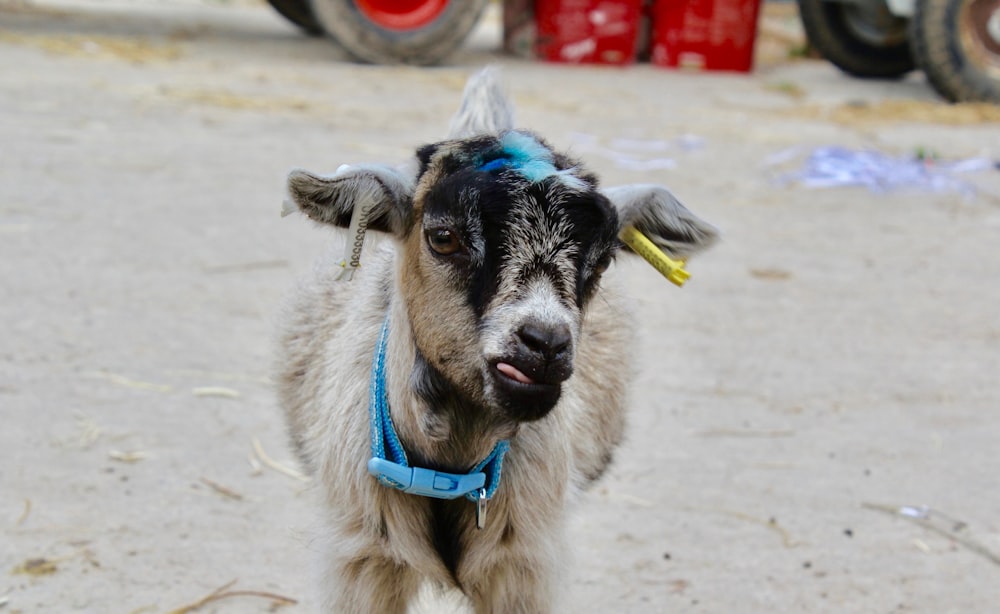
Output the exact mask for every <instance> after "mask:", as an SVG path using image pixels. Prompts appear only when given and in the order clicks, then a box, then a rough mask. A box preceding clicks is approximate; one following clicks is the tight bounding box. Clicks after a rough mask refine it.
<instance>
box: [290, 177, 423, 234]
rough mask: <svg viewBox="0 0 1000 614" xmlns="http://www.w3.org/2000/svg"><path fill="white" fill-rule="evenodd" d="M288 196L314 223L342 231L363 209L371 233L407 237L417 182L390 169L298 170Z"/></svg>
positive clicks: (292, 179)
mask: <svg viewBox="0 0 1000 614" xmlns="http://www.w3.org/2000/svg"><path fill="white" fill-rule="evenodd" d="M288 195H289V196H290V198H291V200H292V203H294V205H295V206H296V207H297V208H298V209H299V211H301V212H302V213H304V214H306V215H307V216H308V217H309V218H310V219H312V220H314V221H316V222H320V223H321V224H331V225H333V226H339V227H341V228H347V227H349V226H350V224H351V214H352V213H353V212H354V209H355V208H357V207H361V210H363V211H364V210H367V212H368V215H367V227H368V228H369V229H370V230H378V231H381V232H388V233H392V234H394V235H397V236H403V235H405V234H406V232H407V229H408V228H409V227H410V218H411V217H412V213H413V205H412V201H413V199H412V197H413V179H412V178H410V177H409V176H407V175H406V174H404V172H403V171H400V170H397V169H394V168H392V167H389V166H379V165H374V164H372V165H358V166H342V167H340V169H339V170H338V171H337V172H336V173H334V174H332V175H317V174H315V173H311V172H309V171H305V170H301V169H296V170H294V171H292V172H291V173H289V174H288Z"/></svg>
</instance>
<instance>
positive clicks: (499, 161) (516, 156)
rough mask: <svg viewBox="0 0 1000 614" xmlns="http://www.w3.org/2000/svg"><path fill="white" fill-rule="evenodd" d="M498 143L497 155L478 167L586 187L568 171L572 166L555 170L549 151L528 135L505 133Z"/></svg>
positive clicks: (581, 187) (538, 179) (537, 179)
mask: <svg viewBox="0 0 1000 614" xmlns="http://www.w3.org/2000/svg"><path fill="white" fill-rule="evenodd" d="M500 146H501V148H502V149H501V152H500V155H499V156H498V157H496V158H494V159H492V160H489V161H488V162H485V163H484V164H482V165H480V166H479V170H481V171H484V172H490V171H495V170H501V169H508V168H509V169H512V170H514V171H516V172H517V173H518V174H519V175H521V176H522V177H524V178H525V179H527V180H528V181H531V182H532V183H538V182H540V181H544V180H545V179H548V178H549V177H559V178H560V179H561V180H562V181H563V183H565V184H566V185H567V186H568V187H570V188H573V189H576V190H582V189H584V188H586V183H585V182H584V181H583V180H581V179H580V178H579V177H575V176H573V175H572V174H571V171H572V169H566V170H559V169H557V168H556V165H555V163H554V157H553V155H552V152H551V151H550V150H549V149H548V148H547V147H545V146H544V145H542V144H541V143H539V142H538V141H537V140H536V139H535V138H534V137H532V136H530V135H527V134H524V133H522V132H508V133H506V134H504V135H503V136H502V137H501V138H500Z"/></svg>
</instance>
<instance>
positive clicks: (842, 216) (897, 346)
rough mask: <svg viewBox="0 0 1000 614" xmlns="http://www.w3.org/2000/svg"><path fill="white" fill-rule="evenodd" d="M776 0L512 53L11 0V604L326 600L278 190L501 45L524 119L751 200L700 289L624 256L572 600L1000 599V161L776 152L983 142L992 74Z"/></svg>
mask: <svg viewBox="0 0 1000 614" xmlns="http://www.w3.org/2000/svg"><path fill="white" fill-rule="evenodd" d="M768 19H769V21H768V22H767V23H766V28H765V30H764V31H765V34H766V36H765V37H764V40H763V42H762V44H761V47H760V51H761V57H760V58H759V63H758V70H757V71H756V72H755V73H754V74H753V75H751V76H743V75H721V74H692V73H678V72H669V71H664V70H658V69H655V68H652V67H649V66H638V67H635V68H629V69H625V70H619V69H605V68H597V67H590V68H574V67H564V66H555V65H544V64H538V63H530V62H523V61H518V60H512V59H508V58H504V57H503V56H500V55H498V54H497V53H496V48H497V46H498V40H499V32H498V26H497V23H496V19H495V18H491V19H487V20H486V21H484V22H483V24H482V27H481V29H480V30H479V31H478V32H477V34H476V36H475V37H474V38H473V40H472V41H470V43H469V45H468V46H467V48H465V49H464V50H463V51H462V52H461V53H459V54H458V55H457V56H456V57H455V58H454V61H453V63H452V64H451V65H449V66H446V67H440V68H434V69H415V68H399V67H377V66H359V65H355V64H351V63H349V62H346V61H345V58H344V57H343V55H342V54H341V53H340V52H338V51H337V50H336V49H335V48H334V47H332V46H331V45H329V44H327V43H325V42H323V41H322V40H316V39H309V38H306V37H303V36H300V35H299V33H298V32H297V31H296V30H295V29H294V28H293V27H291V26H290V25H288V24H286V23H285V22H284V21H283V20H282V19H281V18H280V17H278V16H277V15H276V14H275V13H273V12H271V11H270V10H269V9H268V8H267V7H264V6H260V5H257V4H253V3H249V2H243V3H238V4H217V3H203V2H198V1H196V0H188V1H186V2H181V1H177V2H173V3H163V2H156V3H154V2H145V3H142V2H129V3H124V4H116V3H111V2H99V3H81V2H72V3H66V4H63V5H57V4H49V3H46V4H43V5H38V4H30V5H29V4H26V3H24V2H12V1H10V0H8V1H6V2H4V3H2V4H0V323H2V325H0V409H2V418H3V422H2V428H0V450H2V457H0V458H2V462H0V493H2V496H0V612H24V613H27V612H58V613H62V612H94V613H133V614H134V613H139V612H147V613H165V612H173V611H177V610H178V608H182V607H183V606H185V605H189V604H192V603H194V602H197V601H198V600H199V599H201V598H203V597H205V596H207V595H209V594H210V593H212V591H214V590H216V589H218V588H220V587H223V586H225V585H227V583H229V582H230V581H233V580H235V581H236V584H235V585H234V586H233V587H232V588H231V589H230V590H247V591H256V592H266V593H274V594H276V595H283V596H286V597H289V598H291V599H295V600H297V601H298V603H297V604H296V605H287V606H285V607H283V608H281V609H280V611H282V612H303V613H305V612H313V611H315V610H316V600H315V596H314V592H313V589H312V582H311V580H310V573H311V572H310V560H311V558H312V552H311V546H310V541H309V538H308V534H309V533H308V530H309V526H310V523H311V521H312V518H313V517H314V516H313V511H312V509H311V507H310V504H309V497H308V496H307V494H306V493H307V488H308V487H307V485H306V484H305V483H303V482H302V481H300V480H298V479H296V478H295V477H292V476H289V475H286V474H285V473H282V472H280V471H279V470H277V469H275V468H274V467H272V466H271V465H270V464H269V462H266V461H265V460H262V453H263V455H266V456H267V457H268V458H269V459H272V460H273V461H275V463H280V465H276V466H278V467H281V466H289V467H292V466H294V465H293V463H292V462H291V460H290V458H291V455H290V452H289V450H288V448H287V446H286V441H285V434H284V427H283V424H282V421H281V418H280V416H279V412H278V409H277V407H276V403H275V399H274V394H273V391H272V388H271V385H270V384H269V376H270V373H271V362H272V347H273V345H272V339H273V336H274V330H275V328H276V319H277V315H276V314H277V313H278V308H279V305H280V304H281V300H282V296H283V295H284V294H285V293H286V292H287V291H288V289H289V288H290V286H291V284H292V283H293V280H294V279H295V277H296V276H297V275H298V274H300V273H301V272H303V271H304V270H306V269H307V268H308V267H309V265H310V262H311V261H312V260H313V259H314V258H315V257H316V256H317V255H318V254H319V253H320V252H321V250H322V249H323V247H324V245H326V244H327V242H328V241H330V240H332V233H330V232H328V231H324V230H319V229H316V228H314V227H312V226H311V225H310V224H307V223H305V222H304V221H303V220H302V219H299V218H289V219H284V220H282V219H280V218H279V217H278V211H279V208H280V202H281V200H282V196H283V178H284V175H285V173H286V172H287V170H288V169H290V168H292V167H295V166H303V167H307V168H310V169H314V170H317V171H332V170H333V169H335V168H336V167H337V166H338V165H340V164H342V163H348V162H358V161H389V162H396V161H400V160H402V159H404V158H405V157H406V156H408V155H410V153H411V152H412V150H413V149H414V147H416V146H418V145H420V144H422V143H424V142H428V141H432V140H435V139H437V138H439V137H441V136H442V135H443V133H444V130H445V127H446V124H447V119H448V117H449V116H450V113H451V112H452V110H453V109H454V107H455V105H456V103H457V100H458V96H459V92H460V89H461V87H462V84H463V81H464V79H465V77H466V76H467V75H468V74H469V73H470V72H471V71H472V70H474V68H475V67H477V66H479V65H482V64H484V63H488V62H494V63H499V64H502V65H504V66H505V69H506V77H507V80H508V82H509V85H510V91H511V93H512V95H513V96H514V98H515V99H516V101H517V103H518V105H519V109H520V123H521V124H522V125H524V126H526V127H530V128H534V129H537V130H540V131H542V132H543V133H544V134H545V135H547V136H548V138H550V140H552V141H553V142H554V143H555V144H557V145H559V146H562V147H569V148H571V149H573V150H574V151H575V152H576V153H578V154H579V155H581V156H582V157H584V158H585V159H586V160H587V161H589V163H590V165H591V166H592V167H593V168H595V169H596V170H598V171H600V172H601V173H602V174H603V176H604V179H605V182H606V183H607V184H609V185H614V184H620V183H628V182H652V181H656V182H664V183H666V184H668V185H670V186H671V187H672V188H673V189H674V191H675V192H676V193H677V194H678V195H679V196H680V197H681V198H682V200H684V201H685V202H686V203H687V204H688V205H689V206H690V207H692V208H693V209H695V210H697V211H698V212H700V213H701V214H703V215H704V216H705V217H706V218H708V219H710V220H713V221H714V222H716V223H717V224H718V225H720V226H721V227H722V228H723V229H724V230H725V232H726V238H725V242H724V243H723V244H722V245H721V246H720V247H719V248H717V249H716V250H714V251H713V252H712V253H710V254H708V255H706V256H704V257H703V258H701V259H700V260H698V261H696V262H692V263H691V270H692V272H693V274H694V277H693V279H692V281H691V282H690V283H689V285H688V286H687V287H686V288H685V289H684V290H683V291H679V290H677V289H676V288H674V287H672V286H670V285H669V284H667V283H665V282H663V281H662V279H660V278H659V277H658V276H657V275H656V273H655V272H654V271H652V269H649V268H648V267H646V266H645V265H643V264H641V263H638V264H624V265H622V266H620V267H619V268H618V270H617V272H616V273H615V274H620V275H626V276H627V277H628V280H629V285H630V287H632V288H633V289H634V293H635V296H636V297H637V298H636V300H635V305H636V313H637V318H638V320H639V325H640V328H641V331H642V333H643V334H642V341H641V343H640V344H639V345H638V346H637V347H636V348H635V352H636V353H637V356H638V357H639V364H640V365H641V369H640V370H639V371H638V373H637V374H636V383H635V386H634V402H633V405H634V408H633V411H632V414H631V423H630V429H629V437H628V442H627V443H626V445H625V446H624V447H623V448H622V450H621V452H620V454H619V456H618V458H617V462H616V464H615V465H614V468H613V470H612V471H611V472H610V473H609V474H608V475H607V476H606V478H605V479H604V480H603V482H602V483H601V484H600V485H599V486H598V487H597V488H596V489H595V490H594V491H593V492H592V493H590V494H589V495H588V497H587V499H586V500H585V501H584V502H583V503H582V504H581V505H580V506H579V508H578V509H576V510H574V512H575V514H574V521H573V526H572V538H573V542H574V544H575V549H576V557H575V560H574V561H573V562H572V564H571V566H570V567H569V569H568V570H567V581H566V585H565V599H564V604H565V605H564V607H563V609H562V610H561V611H565V612H709V613H720V612H725V613H735V612H740V613H744V612H746V613H756V612H760V613H765V612H792V613H795V612H810V613H813V612H837V613H840V612H873V613H876V612H881V613H888V612H928V613H931V612H933V613H944V612H977V613H979V612H989V611H997V608H1000V605H998V604H1000V558H998V554H997V553H1000V516H998V514H997V512H998V510H1000V488H998V485H1000V481H998V480H1000V478H998V476H1000V453H998V446H1000V420H998V412H1000V408H998V401H1000V391H998V389H997V374H998V359H1000V318H998V315H997V306H998V305H1000V283H998V282H1000V259H998V258H997V256H998V255H1000V240H998V237H1000V172H997V171H996V170H986V171H981V172H977V173H971V174H968V175H965V176H963V177H962V180H963V181H966V182H968V185H969V186H974V188H975V190H976V191H975V192H974V193H973V192H966V193H962V192H957V191H948V192H940V193H934V192H929V191H924V190H919V189H902V190H893V191H889V192H884V193H876V192H872V191H869V190H867V189H864V188H859V187H849V188H836V189H824V190H818V189H811V188H807V187H805V186H803V185H801V184H798V183H794V182H793V183H777V182H776V181H775V178H776V176H779V175H780V173H781V172H782V171H783V170H789V169H794V168H796V167H797V166H798V165H800V164H801V161H802V160H801V157H799V158H795V157H793V158H792V159H790V160H787V161H785V162H784V163H783V164H782V165H780V166H767V165H766V164H765V161H766V160H768V159H769V158H770V157H771V156H774V155H775V154H779V153H781V152H787V150H788V148H789V147H798V148H801V149H800V150H797V151H801V152H802V155H804V154H805V153H808V151H810V150H811V149H812V148H813V147H816V146H820V145H840V146H846V147H852V148H862V147H863V148H876V149H879V150H881V151H884V152H886V153H889V154H893V155H906V154H912V153H913V152H915V151H918V150H923V151H933V152H935V153H936V154H937V155H939V156H941V157H943V158H947V159H960V158H968V157H973V156H990V157H992V158H994V159H996V158H997V157H1000V123H998V122H997V117H996V114H995V113H996V108H988V107H979V108H964V107H963V108H952V107H946V106H943V105H941V104H940V103H939V102H938V101H937V100H936V98H935V96H934V94H933V92H932V91H931V90H930V89H929V88H928V87H927V86H926V84H925V83H924V82H923V79H922V77H920V75H913V76H911V77H910V78H908V79H906V80H903V81H900V82H890V83H885V82H862V81H857V80H851V79H849V78H846V77H844V76H842V75H840V74H839V73H838V72H837V71H836V70H835V69H834V68H832V67H831V66H830V65H828V64H826V63H824V62H821V61H790V60H788V59H787V47H788V46H789V44H792V43H789V42H788V41H789V40H792V42H794V38H795V36H796V34H795V33H796V27H795V22H794V14H791V13H789V12H788V11H787V10H786V11H784V12H782V11H781V10H778V11H775V12H771V13H769V18H768ZM991 118H992V123H990V120H991ZM684 135H694V136H695V137H697V138H691V137H688V138H686V139H684V138H682V137H684ZM620 139H628V140H627V141H621V140H620ZM667 159H669V161H670V163H669V164H668V162H666V161H665V160H667ZM671 165H672V168H658V167H667V166H671ZM255 442H257V443H256V444H255ZM255 448H257V449H259V451H257V450H255ZM873 506H874V507H873ZM879 506H884V507H881V508H880V507H879ZM903 506H914V507H913V508H912V509H910V508H904V511H907V510H908V511H909V512H910V513H911V516H906V515H905V514H900V513H899V510H900V508H901V507H903ZM919 506H929V509H930V511H929V512H928V511H927V510H924V509H923V508H920V507H919ZM921 516H923V517H921ZM277 603H278V602H275V601H274V600H272V599H269V598H266V597H265V596H262V595H259V594H257V595H246V596H242V597H238V596H231V597H226V598H224V599H219V600H217V601H214V602H210V603H208V604H206V605H205V606H204V607H202V608H201V609H200V610H198V611H199V612H220V613H237V612H251V613H252V612H268V611H271V609H272V608H273V607H274V606H275V605H277Z"/></svg>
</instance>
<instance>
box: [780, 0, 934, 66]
mask: <svg viewBox="0 0 1000 614" xmlns="http://www.w3.org/2000/svg"><path fill="white" fill-rule="evenodd" d="M871 1H873V2H875V1H879V2H880V0H871ZM798 4H799V16H800V18H801V19H802V27H803V28H804V29H805V31H806V37H807V38H808V39H809V42H810V43H811V44H812V46H813V47H815V49H816V50H817V51H819V52H820V54H821V55H822V56H823V57H824V58H826V59H827V60H828V61H829V62H830V63H831V64H833V65H834V66H836V67H837V68H839V69H840V70H842V71H844V72H846V73H847V74H849V75H853V76H855V77H862V78H875V79H896V78H899V77H902V76H903V75H905V74H906V73H908V72H910V71H911V70H913V69H914V68H915V66H916V65H915V64H914V62H913V57H912V56H911V55H910V45H909V41H908V40H907V36H906V21H905V20H900V19H896V18H895V17H892V15H891V14H890V13H889V12H888V11H889V9H888V7H887V6H885V4H884V2H881V3H880V5H874V4H873V5H872V6H873V7H876V8H875V12H876V13H877V15H878V23H875V22H874V20H872V21H871V22H870V23H868V22H866V25H868V26H869V27H870V28H871V29H872V30H873V31H881V32H884V33H885V34H887V40H885V41H874V40H865V39H864V38H862V37H861V36H860V35H859V33H858V31H857V29H856V26H855V25H852V24H857V23H859V22H858V20H859V19H862V18H863V17H862V16H861V14H860V13H859V12H858V10H857V8H856V6H857V5H852V4H848V3H845V2H831V1H829V0H798ZM852 11H854V12H853V13H852ZM882 11H884V14H883V13H882Z"/></svg>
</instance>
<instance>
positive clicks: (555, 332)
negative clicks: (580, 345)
mask: <svg viewBox="0 0 1000 614" xmlns="http://www.w3.org/2000/svg"><path fill="white" fill-rule="evenodd" d="M517 336H518V337H519V338H520V339H521V343H523V344H524V346H525V347H526V348H528V349H529V350H531V351H533V352H537V353H538V354H541V355H542V356H544V357H545V359H546V360H552V359H554V358H556V357H557V356H559V354H560V353H562V352H564V351H565V350H566V348H568V347H569V344H570V342H572V341H573V336H572V334H571V333H570V330H569V326H567V325H565V324H542V323H540V322H527V323H526V324H524V325H522V326H521V328H520V329H518V331H517Z"/></svg>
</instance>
